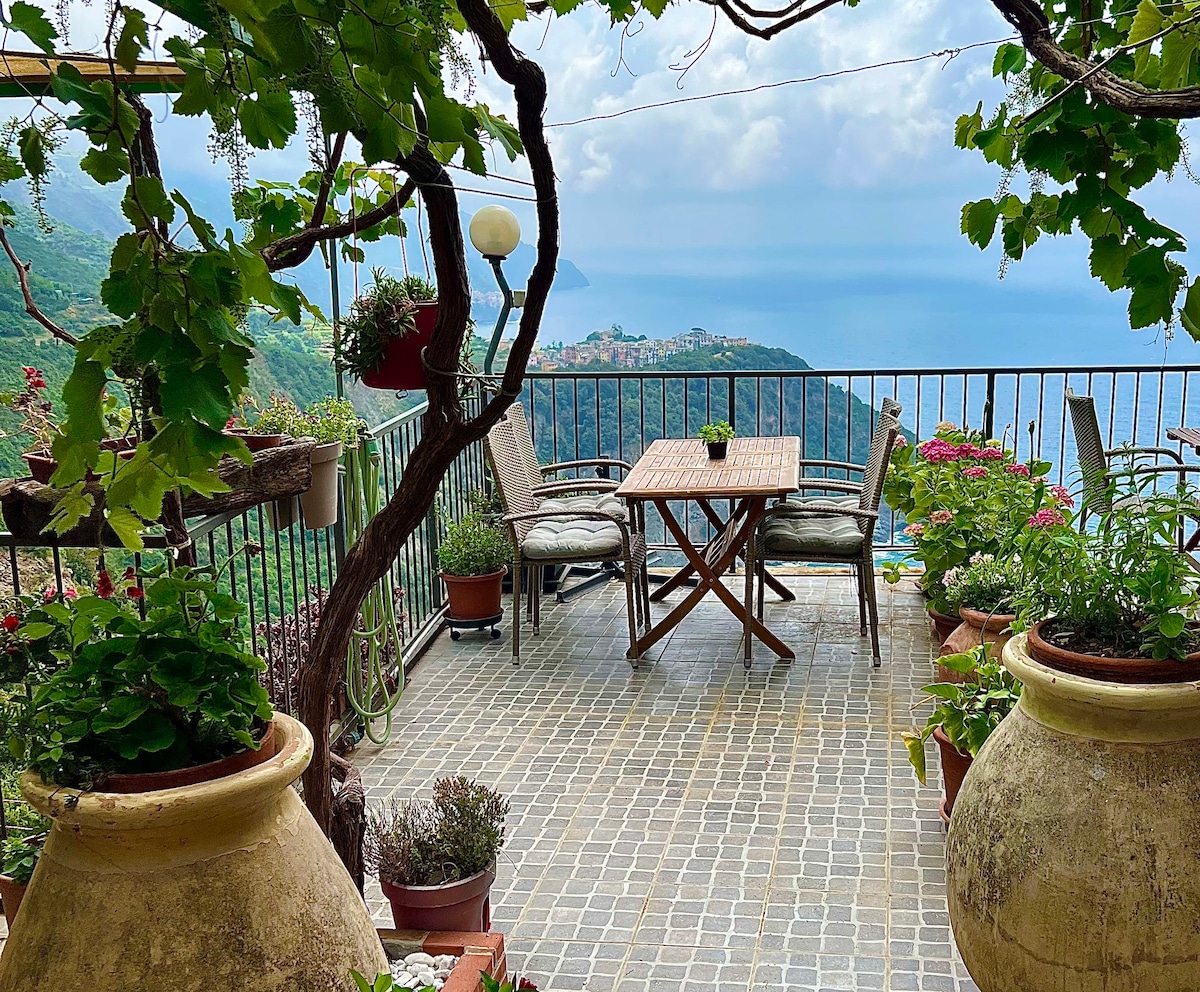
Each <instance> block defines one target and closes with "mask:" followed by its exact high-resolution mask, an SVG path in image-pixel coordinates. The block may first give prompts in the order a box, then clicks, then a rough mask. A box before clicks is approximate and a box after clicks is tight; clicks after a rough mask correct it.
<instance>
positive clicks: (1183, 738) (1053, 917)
mask: <svg viewBox="0 0 1200 992" xmlns="http://www.w3.org/2000/svg"><path fill="white" fill-rule="evenodd" d="M1004 664H1005V667H1006V668H1007V669H1008V670H1009V671H1010V672H1012V674H1013V675H1015V676H1016V677H1017V678H1018V679H1020V680H1021V682H1022V683H1023V684H1024V689H1023V691H1022V693H1021V699H1020V702H1019V703H1018V705H1017V707H1016V709H1015V710H1014V711H1013V712H1012V713H1011V714H1010V715H1009V716H1008V717H1007V718H1005V720H1004V721H1003V722H1002V723H1001V724H1000V726H999V727H998V728H997V729H996V732H995V733H994V734H992V736H991V737H990V738H989V739H988V741H987V743H986V744H984V746H983V747H982V748H981V749H980V751H979V755H978V756H977V757H976V759H975V761H974V763H973V764H972V766H971V774H970V775H968V776H967V778H966V781H965V782H964V783H963V786H962V790H961V791H960V792H959V794H958V799H957V800H956V801H955V804H954V816H953V818H952V819H951V821H950V833H949V837H948V839H947V845H946V889H947V895H948V897H949V908H950V922H951V926H952V927H953V929H954V938H955V941H956V942H957V944H958V949H959V951H960V952H961V953H962V957H963V960H964V961H965V962H966V965H967V969H968V970H969V971H970V973H971V977H972V978H973V979H974V980H975V982H976V983H977V984H978V986H979V988H980V989H981V990H982V992H1049V990H1051V989H1053V990H1054V992H1101V990H1103V992H1195V990H1196V989H1200V872H1198V871H1197V870H1196V866H1197V864H1200V683H1198V682H1190V683H1183V684H1156V685H1126V684H1122V683H1117V682H1106V681H1100V680H1097V679H1091V678H1084V677H1081V676H1078V675H1071V674H1067V673H1064V672H1061V671H1059V670H1057V669H1053V668H1050V667H1048V666H1046V665H1044V664H1042V663H1041V662H1039V661H1037V660H1036V659H1034V658H1033V657H1032V656H1031V655H1030V653H1029V650H1028V645H1027V639H1026V637H1025V636H1024V635H1018V636H1016V637H1014V638H1013V639H1012V640H1011V641H1010V642H1009V643H1008V646H1007V647H1006V648H1005V649H1004Z"/></svg>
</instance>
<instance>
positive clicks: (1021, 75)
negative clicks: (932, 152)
mask: <svg viewBox="0 0 1200 992" xmlns="http://www.w3.org/2000/svg"><path fill="white" fill-rule="evenodd" d="M1042 6H1043V8H1044V10H1045V12H1046V16H1047V17H1048V18H1049V23H1050V32H1051V34H1052V35H1053V37H1054V38H1055V40H1056V41H1057V42H1058V43H1059V44H1060V45H1061V46H1062V47H1063V48H1064V49H1065V50H1066V51H1067V52H1069V53H1071V54H1073V55H1076V56H1079V57H1083V58H1089V59H1091V60H1092V61H1093V62H1101V61H1103V62H1104V64H1105V68H1106V71H1108V72H1111V73H1115V74H1116V75H1118V76H1120V77H1122V78H1124V79H1126V80H1129V81H1132V82H1135V83H1137V84H1138V85H1140V86H1143V87H1146V88H1147V89H1150V90H1166V89H1177V88H1181V87H1186V86H1194V85H1196V84H1197V83H1200V62H1198V59H1197V53H1198V51H1200V23H1198V22H1197V19H1196V17H1195V11H1194V10H1193V9H1192V7H1191V6H1190V5H1188V4H1158V3H1155V2H1153V0H1141V2H1140V3H1139V2H1136V0H1102V2H1100V3H1099V4H1097V3H1093V2H1091V0H1066V2H1065V3H1050V2H1048V0H1046V2H1044V3H1043V4H1042ZM1164 30H1169V33H1168V34H1166V35H1165V36H1164V37H1163V38H1162V39H1161V40H1160V41H1157V42H1155V43H1153V44H1144V45H1142V46H1141V47H1139V48H1137V49H1135V50H1134V52H1133V53H1132V54H1128V53H1122V52H1121V49H1122V47H1123V46H1126V45H1131V44H1137V43H1139V42H1144V41H1146V40H1147V39H1150V38H1152V37H1153V36H1155V35H1157V34H1158V33H1159V32H1161V31H1164ZM1110 56H1115V57H1114V58H1113V59H1112V61H1109V60H1108V59H1109V57H1110ZM992 70H993V74H994V75H996V76H997V77H999V78H1001V79H1003V80H1004V81H1005V82H1007V83H1008V85H1009V92H1008V98H1007V99H1006V100H1005V101H1004V102H1002V103H1001V104H1000V105H999V106H998V107H997V108H996V110H995V111H994V112H992V113H991V114H990V116H988V117H987V118H986V119H985V117H984V112H983V105H982V103H981V104H979V105H978V106H977V107H976V108H975V111H974V113H971V114H964V115H962V116H961V117H960V118H959V119H958V123H957V126H956V129H955V141H956V143H957V145H958V146H959V147H960V148H969V149H975V150H977V151H979V152H980V153H981V154H982V155H983V156H984V158H986V159H987V161H989V162H992V163H994V164H996V165H998V166H1000V168H1001V169H1003V170H1004V178H1003V179H1002V180H1001V183H1000V191H999V192H998V193H997V194H996V196H994V197H993V198H991V199H986V200H977V201H975V202H973V203H968V204H967V205H966V206H965V207H963V211H962V232H963V234H965V235H966V236H967V237H968V239H969V240H970V241H971V242H972V243H973V244H975V245H977V246H978V247H980V248H987V247H988V245H990V244H991V242H992V240H993V238H994V237H995V235H996V231H997V229H999V231H1000V235H1001V243H1002V248H1001V250H1002V253H1003V258H1004V262H1003V263H1002V270H1003V265H1006V264H1007V263H1008V261H1010V260H1012V261H1019V260H1020V259H1021V258H1023V257H1024V254H1025V251H1026V249H1028V248H1029V247H1030V246H1032V245H1033V244H1035V243H1036V242H1037V241H1038V239H1039V238H1040V237H1041V236H1042V235H1043V234H1046V235H1051V236H1055V235H1067V234H1071V233H1073V232H1074V231H1076V230H1079V231H1081V232H1083V234H1085V235H1086V236H1087V237H1088V238H1089V239H1090V240H1091V243H1092V251H1091V273H1092V275H1093V276H1095V277H1096V278H1097V279H1099V280H1100V281H1101V282H1102V283H1104V285H1105V286H1106V287H1107V288H1108V289H1110V290H1112V291H1118V290H1128V291H1129V321H1130V325H1131V326H1132V327H1133V328H1135V329H1136V328H1141V327H1149V326H1151V325H1154V324H1165V325H1167V327H1168V328H1169V327H1170V326H1171V325H1172V324H1173V323H1174V321H1175V319H1176V317H1178V319H1179V320H1180V322H1181V323H1182V324H1183V326H1184V328H1185V329H1186V330H1187V331H1188V333H1189V334H1191V335H1192V336H1193V337H1194V338H1197V339H1200V291H1194V290H1196V287H1197V283H1196V282H1192V284H1191V286H1190V287H1189V281H1188V272H1187V269H1186V268H1185V267H1184V264H1183V262H1182V260H1181V259H1180V257H1179V256H1180V255H1181V254H1182V253H1183V252H1184V251H1185V248H1186V246H1185V244H1184V240H1183V237H1182V236H1181V235H1180V234H1179V233H1178V232H1177V231H1175V230H1173V229H1171V228H1170V227H1168V226H1166V225H1164V224H1161V223H1160V222H1158V221H1157V220H1155V219H1153V218H1152V217H1150V216H1148V215H1147V213H1146V211H1145V209H1144V208H1143V206H1142V205H1141V204H1139V203H1138V202H1137V201H1136V200H1135V199H1134V198H1133V196H1134V194H1135V193H1136V192H1137V191H1138V190H1141V189H1143V188H1144V187H1146V186H1147V185H1148V184H1149V183H1151V182H1152V181H1153V180H1154V179H1156V178H1158V177H1161V176H1171V175H1173V174H1174V172H1175V171H1176V169H1177V168H1178V167H1179V165H1180V164H1181V163H1182V162H1183V156H1184V147H1183V141H1182V135H1181V131H1180V124H1179V122H1178V121H1171V120H1156V119H1153V118H1148V117H1140V118H1139V117H1133V116H1130V115H1127V114H1123V113H1120V112H1118V111H1116V110H1114V109H1112V108H1111V107H1109V106H1108V105H1106V104H1104V103H1102V102H1100V101H1099V100H1097V99H1096V98H1094V97H1093V96H1091V94H1089V93H1088V91H1087V89H1086V88H1085V87H1083V86H1076V85H1071V86H1070V87H1068V84H1067V82H1066V81H1065V80H1064V79H1063V78H1062V77H1060V76H1057V75H1054V74H1053V73H1051V72H1048V71H1047V70H1046V69H1045V68H1044V67H1043V66H1042V65H1041V64H1040V63H1036V62H1030V60H1029V59H1028V58H1027V56H1026V52H1025V50H1024V48H1022V47H1021V46H1020V45H1017V44H1005V45H1001V46H1000V48H999V49H998V50H997V52H996V59H995V62H994V64H993V67H992ZM1043 108H1044V109H1043ZM1018 170H1025V171H1026V172H1028V173H1029V175H1030V177H1031V181H1030V184H1029V190H1028V192H1027V193H1026V194H1024V195H1021V194H1018V193H1015V192H1011V191H1010V189H1009V186H1010V179H1011V177H1012V175H1013V174H1014V173H1015V172H1016V171H1018ZM1047 180H1049V181H1050V182H1051V183H1052V184H1054V187H1055V191H1054V192H1046V191H1045V189H1044V186H1045V184H1046V181H1047ZM1185 287H1188V291H1187V293H1186V295H1184V297H1183V299H1182V301H1181V299H1180V296H1181V294H1182V293H1183V292H1184V289H1185Z"/></svg>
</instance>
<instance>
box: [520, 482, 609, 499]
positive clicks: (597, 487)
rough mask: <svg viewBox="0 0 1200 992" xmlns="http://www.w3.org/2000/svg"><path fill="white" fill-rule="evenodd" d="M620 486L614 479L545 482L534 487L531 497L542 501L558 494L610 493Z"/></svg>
mask: <svg viewBox="0 0 1200 992" xmlns="http://www.w3.org/2000/svg"><path fill="white" fill-rule="evenodd" d="M620 484H621V483H619V482H618V481H617V480H616V479H562V480H561V481H559V482H546V483H543V484H542V485H540V486H534V487H533V495H534V496H536V497H537V498H538V499H543V498H545V497H547V496H555V495H557V494H559V493H584V492H595V493H611V492H612V491H613V490H614V489H616V488H617V486H619V485H620Z"/></svg>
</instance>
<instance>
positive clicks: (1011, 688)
mask: <svg viewBox="0 0 1200 992" xmlns="http://www.w3.org/2000/svg"><path fill="white" fill-rule="evenodd" d="M941 664H943V665H945V666H946V668H947V669H949V670H950V671H952V672H957V673H958V674H959V675H961V676H963V677H964V678H963V681H962V682H954V683H948V682H938V683H936V684H934V685H927V686H925V688H924V689H923V690H922V692H925V693H928V694H929V697H930V698H931V699H932V700H934V702H935V704H936V705H935V706H934V709H933V712H932V713H930V714H929V719H928V720H926V721H925V726H924V727H923V728H921V729H920V730H916V731H911V732H908V733H905V734H904V735H903V737H904V744H905V747H907V748H908V760H909V761H910V762H911V763H912V766H913V770H914V771H915V772H916V773H917V779H918V780H919V781H920V783H921V784H922V785H925V784H926V765H925V742H926V741H928V740H929V738H930V737H932V738H933V739H934V740H935V741H936V742H937V745H938V749H939V750H940V751H941V758H942V780H943V784H944V786H945V790H946V796H945V798H944V799H943V800H942V805H941V809H940V812H941V816H942V820H943V821H944V822H946V823H949V822H950V814H951V812H952V810H953V809H954V801H955V800H956V799H957V798H958V792H959V789H960V788H961V787H962V783H963V779H964V778H965V777H966V774H967V769H969V768H970V767H971V762H972V760H973V759H974V757H975V756H976V755H977V754H978V753H979V749H980V748H981V747H983V745H984V743H985V742H986V741H987V739H988V738H989V737H990V736H991V734H992V731H994V730H995V729H996V728H997V727H998V726H999V725H1000V721H1001V720H1003V719H1004V718H1005V717H1006V716H1008V714H1009V713H1011V712H1012V710H1013V707H1014V706H1016V704H1017V700H1018V699H1019V698H1020V695H1021V683H1020V682H1018V681H1017V680H1016V679H1015V678H1014V677H1013V676H1012V675H1011V674H1010V673H1009V672H1008V671H1007V670H1006V669H1005V668H1004V667H1003V666H1002V665H1001V664H1000V662H999V660H997V659H996V658H993V657H989V656H988V654H987V652H986V650H985V649H984V647H983V646H982V645H979V646H976V647H973V648H971V649H970V650H969V651H965V652H963V653H962V654H952V655H946V656H945V657H943V658H942V659H941Z"/></svg>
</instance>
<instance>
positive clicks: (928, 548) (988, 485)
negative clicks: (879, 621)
mask: <svg viewBox="0 0 1200 992" xmlns="http://www.w3.org/2000/svg"><path fill="white" fill-rule="evenodd" d="M1049 471H1050V463H1049V462H1044V461H1029V462H1017V461H1016V459H1015V457H1014V455H1013V452H1012V451H1011V450H1009V449H1006V448H1004V447H1002V445H1001V443H1000V442H999V441H997V440H994V439H990V438H986V437H984V436H983V435H982V434H981V433H980V432H979V431H971V430H967V429H960V428H958V427H957V426H955V425H954V424H952V423H949V422H948V421H947V422H944V423H942V424H939V425H938V427H937V430H936V431H935V433H934V436H933V437H932V438H930V439H929V440H927V441H924V442H922V443H921V444H917V445H912V444H907V443H906V444H903V445H900V446H898V447H896V448H894V449H893V451H892V458H891V462H890V463H889V465H888V471H887V475H886V477H885V478H884V484H883V495H884V498H885V499H886V500H887V502H888V505H889V506H890V507H891V508H892V509H893V510H894V511H895V512H897V513H902V514H904V516H905V519H906V520H907V526H906V527H905V528H904V534H905V536H906V537H908V538H910V539H911V540H912V543H913V551H912V552H910V553H909V554H908V556H907V558H906V561H907V562H915V563H918V564H920V565H921V566H923V568H924V572H923V574H922V575H921V579H920V582H921V588H922V590H924V592H925V593H926V594H927V595H928V596H929V597H930V602H931V605H932V606H933V607H934V608H935V609H937V610H938V611H939V612H942V613H949V612H951V611H952V606H951V604H950V603H949V602H948V600H947V597H946V587H945V585H944V579H945V576H946V574H947V572H948V571H949V570H950V569H953V568H955V567H957V566H960V565H962V564H963V563H965V562H968V561H969V559H971V557H972V556H974V555H994V556H996V557H1005V556H1007V555H1009V554H1011V553H1012V551H1013V550H1014V548H1015V542H1016V540H1017V537H1018V535H1020V534H1021V532H1022V531H1023V530H1024V529H1025V528H1026V527H1028V526H1029V523H1030V521H1031V520H1033V518H1034V517H1035V515H1036V514H1038V513H1045V514H1050V515H1052V516H1053V518H1054V519H1056V520H1057V521H1058V523H1059V524H1061V525H1065V524H1066V522H1067V521H1068V519H1069V512H1070V507H1071V505H1073V504H1072V501H1071V497H1070V495H1069V494H1068V493H1067V492H1066V490H1064V489H1062V487H1056V486H1050V485H1048V484H1047V482H1046V478H1045V476H1046V473H1047V472H1049ZM1038 519H1039V520H1041V519H1043V518H1038ZM904 564H905V563H903V562H901V563H891V564H890V567H886V568H885V570H884V578H885V579H886V580H887V581H888V582H896V581H898V580H899V578H900V575H901V574H902V572H903V569H904Z"/></svg>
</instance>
